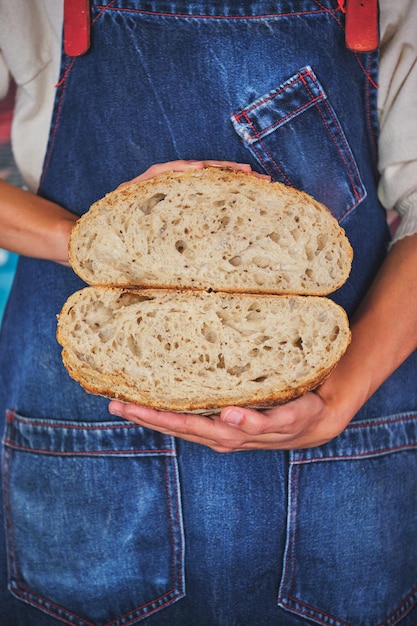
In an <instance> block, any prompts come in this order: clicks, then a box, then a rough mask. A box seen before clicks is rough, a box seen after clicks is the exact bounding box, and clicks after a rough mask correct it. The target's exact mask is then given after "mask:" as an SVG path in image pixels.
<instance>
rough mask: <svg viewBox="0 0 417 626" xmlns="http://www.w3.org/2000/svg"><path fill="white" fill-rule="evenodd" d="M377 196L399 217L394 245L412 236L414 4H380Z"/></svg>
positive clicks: (416, 141)
mask: <svg viewBox="0 0 417 626" xmlns="http://www.w3.org/2000/svg"><path fill="white" fill-rule="evenodd" d="M380 10H381V13H380V19H381V24H380V26H381V58H380V72H379V92H378V112H379V120H380V136H379V172H380V176H381V177H380V182H379V188H378V193H379V198H380V201H381V203H382V204H383V206H384V207H385V208H386V209H387V210H390V209H394V210H395V211H397V212H398V213H399V215H400V216H401V223H400V226H399V227H398V229H397V231H396V234H395V237H394V241H396V240H398V239H400V238H402V237H405V236H406V235H411V234H414V233H416V232H417V107H416V104H415V102H416V94H417V37H416V30H417V2H415V1H414V0H402V1H401V2H392V1H391V0H380Z"/></svg>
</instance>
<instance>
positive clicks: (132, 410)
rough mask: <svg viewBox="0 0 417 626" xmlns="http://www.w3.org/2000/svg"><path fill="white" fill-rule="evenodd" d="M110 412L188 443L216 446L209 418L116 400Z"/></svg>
mask: <svg viewBox="0 0 417 626" xmlns="http://www.w3.org/2000/svg"><path fill="white" fill-rule="evenodd" d="M109 412H110V413H112V414H113V415H118V416H119V417H123V418H124V419H127V420H129V421H132V422H135V423H136V424H139V425H140V426H145V427H148V428H152V429H153V430H157V431H158V432H162V433H163V434H167V435H171V436H173V437H182V438H183V439H187V441H194V442H195V443H203V444H204V445H209V446H213V445H214V444H216V437H215V436H214V434H215V429H212V428H211V427H210V425H211V420H210V418H209V417H207V416H204V417H202V416H200V415H193V414H190V413H171V412H168V411H158V410H156V409H150V408H148V407H142V406H138V405H135V404H125V403H123V402H119V401H116V400H112V401H111V402H110V404H109ZM223 426H224V425H223Z"/></svg>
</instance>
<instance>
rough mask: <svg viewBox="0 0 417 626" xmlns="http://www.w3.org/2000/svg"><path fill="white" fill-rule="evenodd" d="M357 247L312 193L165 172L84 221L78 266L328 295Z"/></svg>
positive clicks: (98, 276)
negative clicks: (351, 244)
mask: <svg viewBox="0 0 417 626" xmlns="http://www.w3.org/2000/svg"><path fill="white" fill-rule="evenodd" d="M351 260H352V249H351V247H350V244H349V242H348V240H347V238H346V236H345V234H344V231H343V229H342V228H341V227H340V226H339V224H338V222H337V220H336V219H335V218H334V217H333V216H332V214H331V213H330V211H329V210H328V209H327V208H326V207H324V206H323V205H322V204H320V203H319V202H316V201H315V200H314V199H313V198H312V197H311V196H309V195H307V194H305V193H303V192H300V191H297V190H295V189H292V188H290V187H287V186H285V185H282V184H280V183H270V182H268V181H266V180H264V179H259V178H256V177H255V176H253V175H251V174H248V173H245V172H241V171H234V170H230V169H220V168H213V167H212V168H207V169H203V170H198V169H191V170H188V171H186V172H182V173H178V172H177V173H175V172H170V173H165V174H162V175H160V176H158V177H156V178H153V179H151V180H147V181H144V182H138V183H135V184H131V185H128V186H125V187H122V188H119V189H117V190H116V191H113V192H111V193H109V194H108V195H107V196H105V198H103V199H102V200H99V201H98V202H96V203H95V204H93V206H92V207H91V209H90V210H89V211H88V212H87V213H86V214H85V215H84V216H83V217H81V218H80V220H79V221H78V223H77V225H76V226H75V228H74V230H73V233H72V237H71V242H70V261H71V264H72V267H73V268H74V270H75V272H76V273H77V274H78V275H79V276H80V277H81V278H82V279H83V280H84V281H86V282H87V283H89V284H94V285H114V286H115V285H117V286H123V287H125V286H129V287H132V286H140V287H161V288H195V289H209V288H211V289H214V290H219V291H227V292H234V293H236V292H249V293H275V294H304V295H306V294H312V295H324V294H329V293H331V292H333V291H335V290H336V289H338V288H339V287H340V286H341V285H342V284H343V283H344V282H345V281H346V279H347V277H348V275H349V272H350V268H351Z"/></svg>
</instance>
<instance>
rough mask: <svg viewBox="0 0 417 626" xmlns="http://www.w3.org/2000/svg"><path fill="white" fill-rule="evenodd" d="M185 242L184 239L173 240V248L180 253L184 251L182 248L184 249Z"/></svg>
mask: <svg viewBox="0 0 417 626" xmlns="http://www.w3.org/2000/svg"><path fill="white" fill-rule="evenodd" d="M186 247H187V244H186V243H185V241H181V240H180V241H176V242H175V249H176V251H177V252H179V253H180V254H182V253H183V252H184V250H185V249H186Z"/></svg>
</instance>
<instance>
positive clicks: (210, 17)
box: [91, 0, 341, 25]
mask: <svg viewBox="0 0 417 626" xmlns="http://www.w3.org/2000/svg"><path fill="white" fill-rule="evenodd" d="M314 1H315V2H316V4H317V5H318V6H320V10H319V11H291V12H289V13H265V14H260V15H204V14H193V13H169V12H159V11H146V10H142V9H133V8H124V7H114V6H110V5H111V4H113V3H114V2H115V0H111V2H110V4H109V5H106V6H105V5H92V7H91V9H92V10H99V11H100V13H99V15H98V16H97V18H98V17H101V15H103V14H104V13H105V12H106V11H118V12H119V13H138V14H140V15H154V16H155V17H177V18H187V19H198V20H239V21H240V20H260V19H262V20H264V19H272V18H275V19H280V18H283V17H298V16H304V15H321V14H326V13H328V14H330V15H331V16H332V17H334V13H335V11H336V12H338V11H339V9H335V10H334V9H328V8H326V7H323V6H322V5H320V3H318V2H317V0H314ZM97 18H95V19H97ZM95 19H94V21H95ZM336 21H337V22H338V24H339V25H341V23H340V20H336Z"/></svg>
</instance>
